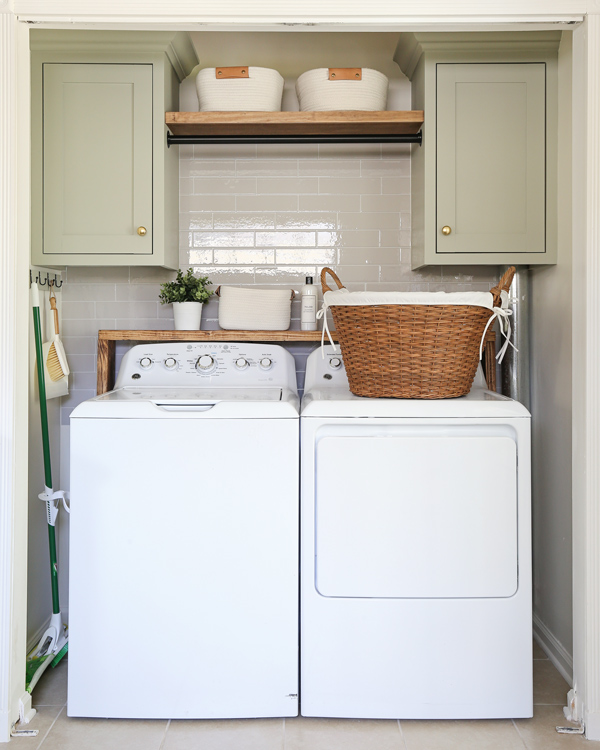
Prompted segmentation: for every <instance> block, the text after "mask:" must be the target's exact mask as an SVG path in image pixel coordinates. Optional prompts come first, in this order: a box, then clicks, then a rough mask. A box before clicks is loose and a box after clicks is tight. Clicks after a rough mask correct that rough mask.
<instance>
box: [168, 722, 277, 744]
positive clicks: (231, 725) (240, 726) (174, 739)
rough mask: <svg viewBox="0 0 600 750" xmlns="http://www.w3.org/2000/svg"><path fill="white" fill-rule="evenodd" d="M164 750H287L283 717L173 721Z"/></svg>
mask: <svg viewBox="0 0 600 750" xmlns="http://www.w3.org/2000/svg"><path fill="white" fill-rule="evenodd" d="M161 750H283V719H235V720H230V721H221V720H218V719H210V720H206V721H181V720H179V721H172V722H171V724H170V726H169V730H168V732H167V737H166V739H165V742H164V745H163V747H162V748H161Z"/></svg>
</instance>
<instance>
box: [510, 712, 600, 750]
mask: <svg viewBox="0 0 600 750" xmlns="http://www.w3.org/2000/svg"><path fill="white" fill-rule="evenodd" d="M515 724H516V727H517V731H518V732H519V734H520V735H521V737H522V738H523V740H524V741H525V745H526V746H527V748H528V750H560V749H561V748H565V749H566V748H577V747H583V746H587V747H588V748H590V747H591V748H594V747H597V745H592V744H591V743H589V742H588V741H587V740H586V739H585V738H584V737H582V736H581V735H572V734H559V733H558V732H557V731H556V727H557V726H571V725H570V724H569V723H568V722H567V721H566V719H565V717H564V715H563V712H562V708H561V707H560V706H536V707H535V709H534V712H533V719H515Z"/></svg>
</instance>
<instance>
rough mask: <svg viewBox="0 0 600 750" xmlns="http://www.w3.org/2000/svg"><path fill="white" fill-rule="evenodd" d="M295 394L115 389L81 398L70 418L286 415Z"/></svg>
mask: <svg viewBox="0 0 600 750" xmlns="http://www.w3.org/2000/svg"><path fill="white" fill-rule="evenodd" d="M297 416H298V397H297V396H296V394H295V393H292V392H291V391H290V390H288V389H287V388H227V387H221V388H218V387H214V386H213V387H212V388H189V387H188V388H156V387H154V388H153V387H150V388H140V387H137V388H136V387H125V388H118V389H116V390H114V391H109V392H108V393H103V394H102V395H100V396H95V397H94V398H91V399H89V400H88V401H84V402H83V403H82V404H80V405H79V406H78V407H77V408H76V409H74V411H73V412H72V414H71V418H75V419H77V418H105V419H107V418H111V419H161V418H174V417H179V418H190V417H194V418H195V417H204V418H212V419H232V418H241V419H243V418H248V419H250V418H253V419H259V418H265V419H267V418H290V417H297Z"/></svg>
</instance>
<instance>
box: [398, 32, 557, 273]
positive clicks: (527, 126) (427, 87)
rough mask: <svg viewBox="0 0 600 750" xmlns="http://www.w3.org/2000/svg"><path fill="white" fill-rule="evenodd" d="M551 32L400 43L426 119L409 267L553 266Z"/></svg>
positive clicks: (428, 37) (417, 154)
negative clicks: (549, 264)
mask: <svg viewBox="0 0 600 750" xmlns="http://www.w3.org/2000/svg"><path fill="white" fill-rule="evenodd" d="M559 42H560V32H544V33H541V34H540V33H537V34H535V35H531V34H525V33H520V34H503V33H497V34H493V35H490V34H486V35H481V34H477V33H474V34H432V33H427V34H402V35H401V38H400V43H399V46H398V50H397V52H396V58H395V59H396V61H397V62H398V63H399V65H400V67H401V68H402V70H403V71H404V72H405V73H406V75H407V76H408V77H409V78H410V79H411V81H412V95H413V102H412V106H413V107H414V108H419V109H423V110H424V111H425V124H424V127H423V145H422V147H420V148H419V147H414V149H413V152H412V164H411V167H412V217H411V218H412V248H411V255H412V266H413V268H420V267H422V266H426V265H442V264H443V265H465V264H469V265H471V264H473V265H474V264H486V265H507V264H520V265H522V264H540V263H545V264H547V263H556V169H557V167H556V163H557V116H558V113H557V74H556V65H557V52H558V45H559Z"/></svg>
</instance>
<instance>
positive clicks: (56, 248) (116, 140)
mask: <svg viewBox="0 0 600 750" xmlns="http://www.w3.org/2000/svg"><path fill="white" fill-rule="evenodd" d="M43 76H44V78H43V106H44V111H43V170H44V173H43V254H44V255H50V254H52V255H56V254H60V255H64V256H68V255H78V256H81V255H106V256H109V255H124V254H132V255H146V254H147V255H150V254H152V244H153V242H152V65H102V64H70V63H69V64H62V63H61V64H57V63H46V64H44V66H43ZM138 227H144V228H145V229H146V234H145V235H143V236H141V235H140V234H138V231H137V230H138ZM68 262H69V259H68V257H65V263H66V264H68Z"/></svg>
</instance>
